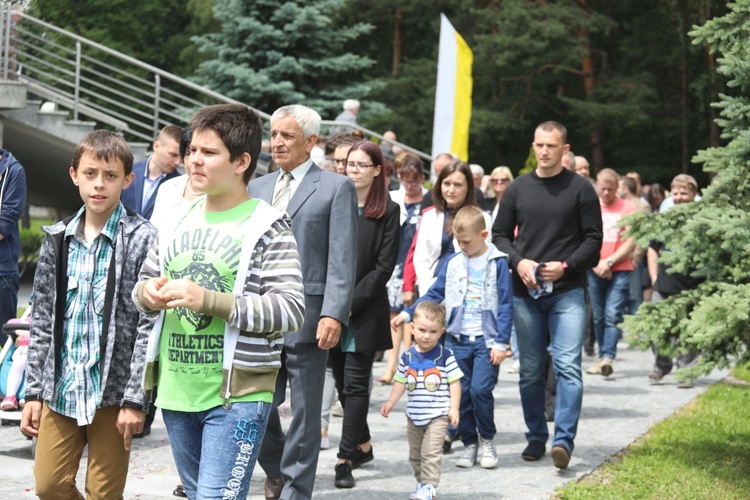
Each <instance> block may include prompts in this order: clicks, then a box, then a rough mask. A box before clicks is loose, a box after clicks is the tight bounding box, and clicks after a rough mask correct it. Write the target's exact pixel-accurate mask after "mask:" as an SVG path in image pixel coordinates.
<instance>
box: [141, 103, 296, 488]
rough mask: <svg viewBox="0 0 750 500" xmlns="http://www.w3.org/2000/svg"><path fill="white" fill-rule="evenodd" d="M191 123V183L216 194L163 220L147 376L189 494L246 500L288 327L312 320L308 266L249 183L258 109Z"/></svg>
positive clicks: (150, 288) (151, 262) (218, 113)
mask: <svg viewBox="0 0 750 500" xmlns="http://www.w3.org/2000/svg"><path fill="white" fill-rule="evenodd" d="M190 127H191V129H192V130H193V138H192V142H191V145H190V156H189V159H188V161H189V162H190V167H191V168H190V169H189V170H190V172H191V174H190V175H191V184H192V186H193V188H194V189H198V190H200V191H202V192H204V193H206V196H205V198H203V199H198V200H196V201H195V202H194V203H193V204H192V205H190V206H189V207H188V208H187V209H186V211H185V212H181V213H178V214H174V216H173V217H172V218H171V220H170V221H166V222H164V223H163V224H162V223H160V227H161V228H162V229H160V233H159V238H158V243H157V244H156V245H154V246H153V247H152V249H151V251H150V252H149V255H148V257H147V259H146V262H145V263H144V265H143V267H142V268H141V275H140V282H139V284H138V286H137V287H136V288H135V290H134V292H133V296H134V299H135V301H136V304H137V305H138V307H139V309H140V310H141V311H142V312H143V313H145V314H149V315H155V314H159V319H158V320H157V323H156V326H155V328H154V331H153V333H152V335H151V337H150V338H149V343H148V350H147V353H148V364H147V366H146V372H145V382H144V385H145V387H146V388H149V389H150V388H151V387H153V385H154V383H155V382H156V380H157V379H158V384H159V395H158V397H157V399H156V405H157V406H159V407H160V408H161V409H162V413H163V415H164V421H165V423H166V425H167V431H168V432H169V437H170V441H171V444H172V453H173V455H174V459H175V463H176V464H177V469H178V471H179V473H180V478H181V479H182V483H183V485H184V487H185V492H186V493H187V495H188V497H190V498H204V497H205V498H208V497H210V498H214V497H217V496H222V495H226V494H228V495H230V496H231V497H232V498H244V497H246V496H247V492H248V487H249V484H250V477H251V475H252V471H253V468H254V466H255V462H256V459H257V456H258V453H259V451H260V446H261V442H262V440H263V435H264V433H265V430H266V424H267V421H268V415H269V411H270V409H271V402H272V400H273V390H274V386H275V380H276V374H277V372H278V370H279V368H280V366H281V349H282V346H283V339H282V336H281V332H287V331H296V330H298V329H299V328H300V327H301V326H302V322H303V319H304V295H303V286H302V273H301V270H300V264H299V258H298V255H297V246H296V242H295V240H294V236H293V235H292V231H291V228H290V227H291V226H290V224H291V221H290V219H289V217H288V216H287V215H286V214H285V213H283V212H279V211H278V210H276V209H274V208H273V207H271V206H270V205H268V204H267V203H265V202H263V201H262V200H258V199H251V198H250V196H249V195H248V194H247V191H246V186H247V182H248V181H249V180H250V178H251V177H252V174H253V172H254V171H255V166H256V163H257V158H258V154H259V152H260V143H261V134H262V125H261V122H260V118H259V117H258V115H257V114H256V113H255V112H253V111H251V110H250V109H248V108H247V107H245V106H242V105H229V104H227V105H218V106H211V107H209V108H206V109H203V110H202V111H200V112H198V114H196V116H195V117H194V118H193V120H192V122H191V123H190ZM199 474H200V477H201V481H200V484H198V477H199Z"/></svg>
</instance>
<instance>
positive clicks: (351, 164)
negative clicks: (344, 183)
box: [344, 161, 375, 172]
mask: <svg viewBox="0 0 750 500" xmlns="http://www.w3.org/2000/svg"><path fill="white" fill-rule="evenodd" d="M344 166H345V167H346V168H347V169H348V170H352V171H357V172H359V171H360V170H365V169H367V168H369V167H374V166H375V165H374V164H372V163H361V162H356V161H346V162H344Z"/></svg>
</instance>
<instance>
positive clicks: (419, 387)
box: [393, 345, 464, 426]
mask: <svg viewBox="0 0 750 500" xmlns="http://www.w3.org/2000/svg"><path fill="white" fill-rule="evenodd" d="M463 376H464V374H463V372H462V371H461V369H460V368H459V367H458V364H457V363H456V358H454V357H453V352H451V350H450V349H447V348H445V347H443V346H441V345H436V346H435V347H433V348H432V349H431V350H430V351H428V352H419V351H417V348H416V346H412V347H410V348H409V349H408V350H407V351H406V352H405V353H403V354H402V355H401V359H400V361H399V365H398V373H396V375H395V376H394V377H393V378H394V380H395V381H396V382H400V383H402V384H406V390H407V392H408V397H409V401H408V403H407V404H406V416H407V417H409V418H410V419H411V421H412V422H414V425H417V426H423V425H427V424H429V423H430V421H431V420H432V419H434V418H437V417H442V416H445V415H448V411H449V410H450V407H451V396H450V391H449V389H448V384H450V383H451V382H454V381H456V380H458V379H460V378H461V377H463Z"/></svg>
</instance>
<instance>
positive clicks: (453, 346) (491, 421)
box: [445, 335, 499, 446]
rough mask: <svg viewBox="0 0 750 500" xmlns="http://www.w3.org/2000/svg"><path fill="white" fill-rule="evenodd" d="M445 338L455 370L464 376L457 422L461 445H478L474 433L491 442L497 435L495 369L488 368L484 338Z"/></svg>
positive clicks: (495, 367) (487, 352)
mask: <svg viewBox="0 0 750 500" xmlns="http://www.w3.org/2000/svg"><path fill="white" fill-rule="evenodd" d="M445 337H446V338H445V347H447V348H448V349H450V350H451V351H453V356H454V357H455V358H456V363H458V367H459V368H461V371H462V372H464V376H463V377H461V409H460V410H459V413H460V417H461V418H460V420H459V422H458V432H459V433H460V434H461V441H463V443H464V445H466V446H468V445H470V444H474V443H476V442H477V441H479V438H478V436H477V433H478V435H479V436H482V437H483V438H484V439H494V437H495V434H496V432H497V431H496V429H495V397H494V396H493V395H492V390H493V389H494V388H495V382H496V381H497V373H498V368H499V367H498V366H493V365H492V361H491V360H490V350H489V349H487V346H486V344H485V341H484V337H476V338H475V339H474V341H473V342H472V341H471V339H470V338H469V337H467V336H465V335H461V337H460V338H458V339H457V338H455V337H454V336H453V335H446V336H445Z"/></svg>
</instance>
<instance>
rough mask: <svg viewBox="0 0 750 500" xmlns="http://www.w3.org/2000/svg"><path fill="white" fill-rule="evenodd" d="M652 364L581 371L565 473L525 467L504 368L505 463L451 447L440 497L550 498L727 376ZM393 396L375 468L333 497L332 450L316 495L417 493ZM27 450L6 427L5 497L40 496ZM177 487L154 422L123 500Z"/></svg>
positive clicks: (644, 355) (378, 390)
mask: <svg viewBox="0 0 750 500" xmlns="http://www.w3.org/2000/svg"><path fill="white" fill-rule="evenodd" d="M652 362H653V357H652V354H651V353H650V352H641V351H632V350H626V347H625V345H624V344H621V345H620V355H619V357H618V360H617V362H616V364H615V372H614V374H613V375H612V376H611V377H609V378H608V379H605V378H603V377H601V376H594V375H587V374H586V373H584V375H583V376H584V386H585V389H584V399H583V412H582V415H581V421H580V425H579V429H578V437H577V439H576V449H575V451H574V453H573V457H572V460H571V463H570V467H569V469H567V470H566V471H561V472H558V470H557V469H555V468H554V466H553V465H552V460H551V458H550V457H549V453H548V454H547V455H545V457H544V458H543V459H542V460H541V461H540V462H524V461H523V460H522V459H521V451H522V450H523V448H524V447H525V444H526V441H525V439H524V431H525V426H524V423H523V417H522V413H521V407H520V401H519V395H518V375H512V374H508V373H506V369H507V367H508V366H509V363H507V362H506V363H503V366H502V369H501V376H500V382H499V383H498V385H497V387H496V389H495V422H496V424H497V427H498V435H497V437H496V439H495V442H496V444H497V448H498V455H499V458H500V462H499V464H498V466H497V468H496V469H495V470H492V471H486V470H484V469H482V468H480V467H479V466H478V465H477V466H475V467H474V468H472V469H459V468H457V467H456V466H455V462H456V460H457V459H458V456H460V454H461V452H462V450H463V447H462V446H461V445H460V444H456V445H454V450H455V451H454V452H453V453H451V454H449V455H446V456H445V457H444V458H443V465H442V471H443V472H442V480H441V485H440V488H439V493H440V496H439V498H441V499H445V500H451V499H462V498H513V499H515V498H520V499H526V498H549V497H550V495H551V494H552V493H553V492H554V490H555V489H556V488H558V487H560V486H562V485H563V484H565V483H567V482H570V481H576V480H578V479H580V478H581V477H583V476H585V475H587V474H589V473H590V472H592V471H593V470H594V469H596V468H597V467H598V466H599V465H601V464H602V463H603V462H604V461H606V460H607V459H608V458H609V457H611V456H613V455H615V454H616V453H617V452H619V451H620V450H622V449H623V448H626V447H627V446H628V445H629V444H630V443H632V442H633V441H635V440H636V439H638V437H640V436H641V435H643V434H644V433H645V432H646V431H647V430H648V429H649V428H650V427H651V426H652V425H653V424H654V423H656V422H658V421H660V420H662V419H664V418H665V417H668V416H669V415H671V414H672V413H673V412H674V411H675V410H676V409H678V408H679V407H681V406H683V405H684V404H686V403H687V402H689V401H690V400H692V399H693V398H694V397H695V396H696V395H698V394H699V393H701V392H703V391H704V390H705V389H706V388H707V387H708V386H709V385H711V384H713V383H716V382H717V381H719V380H721V378H723V377H724V376H725V375H726V373H727V372H726V371H721V372H716V373H714V374H712V375H711V376H710V377H706V378H701V379H699V380H697V381H696V386H695V388H693V389H677V387H676V382H675V381H674V379H672V377H671V376H668V377H666V378H665V380H664V384H663V385H658V386H649V384H648V382H647V378H646V374H647V373H648V372H649V370H650V368H651V364H652ZM592 363H593V359H592V358H584V368H586V367H588V366H589V365H590V364H592ZM382 369H383V364H382V363H377V364H376V366H375V369H374V374H375V376H378V375H380V372H381V370H382ZM389 393H390V388H389V387H383V386H379V385H376V386H375V388H374V389H373V395H372V403H371V408H370V416H369V423H370V428H371V430H372V434H373V445H374V453H375V460H374V461H373V462H371V463H369V464H366V465H365V466H363V467H362V468H361V469H359V470H356V471H354V474H355V479H356V480H357V486H356V488H355V489H353V490H337V489H336V488H334V487H333V476H334V474H333V466H334V464H335V463H336V450H335V449H330V450H325V451H322V452H321V453H320V461H319V466H318V478H317V482H316V488H315V494H316V496H318V497H324V498H355V497H356V498H362V499H377V500H382V499H383V498H407V497H408V495H409V493H411V492H412V491H413V488H414V484H415V480H414V477H413V475H412V470H411V467H410V466H409V463H408V460H407V457H408V453H407V451H408V446H407V443H406V439H405V433H406V423H405V417H404V414H403V408H404V405H405V401H403V400H402V402H401V403H400V404H399V406H397V407H396V410H397V411H395V412H394V414H392V415H391V418H389V419H385V418H382V417H381V416H380V413H379V409H380V406H381V405H382V404H383V402H384V401H385V400H386V399H387V397H388V395H389ZM287 423H288V422H287ZM340 432H341V419H339V418H332V428H331V440H332V443H333V444H334V446H335V445H337V444H338V438H339V436H340ZM550 434H552V429H551V428H550ZM29 443H30V442H29V441H27V440H26V439H25V438H23V437H22V436H21V434H20V432H19V430H18V428H17V427H8V426H3V427H0V498H14V499H21V498H33V497H34V496H33V488H34V479H33V471H32V467H33V461H32V459H31V455H30V451H29V450H30V446H29ZM84 468H85V465H83V463H82V467H81V470H82V471H81V472H80V473H79V476H78V478H79V479H78V483H79V485H80V486H79V487H80V488H81V489H82V488H83V486H82V485H83V479H84V475H83V469H84ZM255 472H256V473H255V476H254V477H253V481H252V486H251V497H250V498H251V499H262V498H263V479H264V477H265V476H264V474H263V471H262V469H260V467H258V468H256V471H255ZM177 481H178V476H177V472H176V470H175V467H174V462H173V461H172V457H171V454H170V448H169V442H168V439H167V433H166V430H165V428H164V424H163V423H162V421H161V419H160V418H159V417H157V421H156V422H155V423H154V427H153V431H152V434H151V435H150V436H149V437H147V438H145V439H143V440H142V441H140V442H137V443H136V444H135V446H134V451H133V453H132V456H131V467H130V474H129V476H128V483H127V488H126V490H125V498H127V499H135V498H139V499H159V498H173V497H172V496H171V493H172V489H173V488H174V486H175V485H176V483H177Z"/></svg>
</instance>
